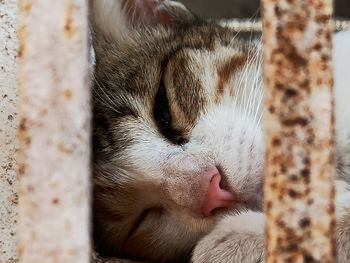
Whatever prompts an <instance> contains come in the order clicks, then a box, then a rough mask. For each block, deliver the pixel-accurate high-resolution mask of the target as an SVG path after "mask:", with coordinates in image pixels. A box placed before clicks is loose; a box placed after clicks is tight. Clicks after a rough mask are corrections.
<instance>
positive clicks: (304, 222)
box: [299, 217, 311, 228]
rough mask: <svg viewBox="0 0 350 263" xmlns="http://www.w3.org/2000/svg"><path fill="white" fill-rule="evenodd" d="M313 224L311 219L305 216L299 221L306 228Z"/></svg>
mask: <svg viewBox="0 0 350 263" xmlns="http://www.w3.org/2000/svg"><path fill="white" fill-rule="evenodd" d="M310 224H311V222H310V219H309V218H307V217H305V218H302V219H301V220H300V221H299V226H300V227H301V228H306V227H309V226H310Z"/></svg>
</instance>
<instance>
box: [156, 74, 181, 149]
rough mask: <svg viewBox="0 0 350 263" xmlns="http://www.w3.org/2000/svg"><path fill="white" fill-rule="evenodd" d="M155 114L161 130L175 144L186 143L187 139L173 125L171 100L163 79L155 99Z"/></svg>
mask: <svg viewBox="0 0 350 263" xmlns="http://www.w3.org/2000/svg"><path fill="white" fill-rule="evenodd" d="M153 116H154V119H155V122H156V124H157V127H158V129H159V131H160V132H161V133H162V135H163V136H164V137H165V138H167V139H168V140H169V141H170V142H172V143H174V144H179V145H182V144H185V143H186V142H187V139H186V138H184V136H183V135H182V134H181V132H180V131H179V130H176V129H174V128H173V126H172V115H171V112H170V107H169V100H168V96H167V91H166V87H165V85H164V82H163V81H161V83H160V85H159V89H158V92H157V94H156V96H155V100H154V108H153Z"/></svg>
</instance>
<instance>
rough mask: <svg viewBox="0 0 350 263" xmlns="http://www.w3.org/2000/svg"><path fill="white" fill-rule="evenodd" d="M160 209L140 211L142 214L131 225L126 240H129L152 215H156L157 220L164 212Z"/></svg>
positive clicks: (152, 208)
mask: <svg viewBox="0 0 350 263" xmlns="http://www.w3.org/2000/svg"><path fill="white" fill-rule="evenodd" d="M163 210H164V209H163V208H161V207H151V208H148V209H145V210H143V211H142V213H141V214H140V215H139V216H138V217H137V219H136V220H135V221H134V223H133V224H132V228H131V229H130V230H129V232H128V235H127V239H129V238H130V237H131V236H132V235H133V234H134V233H135V232H136V231H137V230H138V229H139V228H140V227H141V225H142V224H143V223H144V222H145V221H146V220H147V219H148V218H149V217H150V216H153V215H155V214H156V215H157V218H159V217H160V215H161V214H162V213H163V212H164V211H163Z"/></svg>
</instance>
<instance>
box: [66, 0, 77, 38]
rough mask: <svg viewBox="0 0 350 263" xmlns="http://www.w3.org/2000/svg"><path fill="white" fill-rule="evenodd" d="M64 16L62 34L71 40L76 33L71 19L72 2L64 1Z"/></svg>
mask: <svg viewBox="0 0 350 263" xmlns="http://www.w3.org/2000/svg"><path fill="white" fill-rule="evenodd" d="M66 5H67V8H66V14H65V20H64V21H65V22H64V32H65V33H66V35H67V36H68V37H69V38H71V37H73V36H74V34H75V32H76V31H77V29H76V26H75V24H74V19H73V11H74V10H73V9H74V7H73V3H72V0H67V1H66Z"/></svg>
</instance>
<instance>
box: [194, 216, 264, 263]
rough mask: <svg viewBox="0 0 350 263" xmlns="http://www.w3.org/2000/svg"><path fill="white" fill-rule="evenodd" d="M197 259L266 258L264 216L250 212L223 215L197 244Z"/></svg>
mask: <svg viewBox="0 0 350 263" xmlns="http://www.w3.org/2000/svg"><path fill="white" fill-rule="evenodd" d="M192 262H193V263H209V262H210V263H232V262H240V263H258V262H264V217H263V214H262V213H256V212H246V213H242V214H240V215H232V216H228V217H225V218H223V219H222V220H221V221H220V222H219V223H218V225H217V227H216V228H215V229H214V230H213V231H212V232H211V233H209V234H208V235H207V236H205V237H204V238H203V239H202V240H201V241H200V242H199V243H198V244H197V246H196V247H195V249H194V252H193V256H192Z"/></svg>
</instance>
